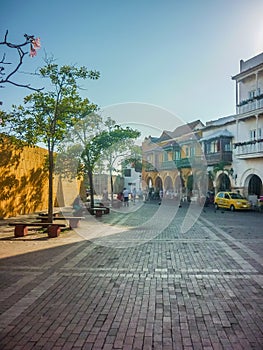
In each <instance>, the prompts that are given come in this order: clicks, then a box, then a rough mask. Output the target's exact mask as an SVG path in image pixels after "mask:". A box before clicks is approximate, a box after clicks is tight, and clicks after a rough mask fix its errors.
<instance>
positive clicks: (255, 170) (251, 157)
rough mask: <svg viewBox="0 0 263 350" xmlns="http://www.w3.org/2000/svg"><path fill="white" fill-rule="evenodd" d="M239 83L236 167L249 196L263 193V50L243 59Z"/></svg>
mask: <svg viewBox="0 0 263 350" xmlns="http://www.w3.org/2000/svg"><path fill="white" fill-rule="evenodd" d="M232 79H233V80H235V82H236V115H235V118H236V132H235V139H234V144H233V146H234V147H233V156H234V161H233V169H234V172H235V176H236V177H235V180H236V185H237V186H238V187H240V188H241V189H243V193H244V195H246V196H250V198H251V200H253V196H257V197H259V196H260V195H263V188H262V183H263V53H261V54H260V55H257V56H255V57H253V58H251V59H249V60H247V61H243V60H241V61H240V72H239V73H238V74H237V75H235V76H233V77H232Z"/></svg>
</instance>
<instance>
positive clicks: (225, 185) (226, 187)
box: [217, 173, 231, 191]
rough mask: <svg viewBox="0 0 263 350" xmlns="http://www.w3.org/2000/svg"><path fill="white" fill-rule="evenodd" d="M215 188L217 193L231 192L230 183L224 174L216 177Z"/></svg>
mask: <svg viewBox="0 0 263 350" xmlns="http://www.w3.org/2000/svg"><path fill="white" fill-rule="evenodd" d="M217 188H218V191H230V190H231V183H230V180H229V177H228V176H227V175H226V174H225V173H222V174H220V175H219V176H218V179H217Z"/></svg>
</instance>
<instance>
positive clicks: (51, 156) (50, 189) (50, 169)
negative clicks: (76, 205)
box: [48, 149, 54, 222]
mask: <svg viewBox="0 0 263 350" xmlns="http://www.w3.org/2000/svg"><path fill="white" fill-rule="evenodd" d="M53 169H54V154H53V151H52V150H50V149H49V150H48V222H53Z"/></svg>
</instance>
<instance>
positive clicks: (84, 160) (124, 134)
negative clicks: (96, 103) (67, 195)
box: [60, 120, 140, 208]
mask: <svg viewBox="0 0 263 350" xmlns="http://www.w3.org/2000/svg"><path fill="white" fill-rule="evenodd" d="M83 125H85V124H84V120H83V121H82V127H83ZM87 125H89V123H87ZM103 125H104V127H106V126H105V124H98V127H100V130H98V131H97V132H96V134H95V135H90V137H87V136H88V132H87V130H85V129H82V130H81V127H80V126H79V125H76V126H77V128H76V129H77V130H76V132H75V128H74V129H72V131H71V133H70V134H71V140H70V143H71V144H69V145H68V146H67V148H66V149H65V150H64V151H63V152H62V159H64V158H65V157H67V158H68V163H71V161H72V159H73V161H72V163H71V164H67V162H65V161H62V162H60V164H62V165H63V166H64V167H65V168H66V171H67V172H71V171H73V172H74V171H76V169H77V170H78V174H79V175H81V176H83V177H85V176H88V179H89V185H90V205H91V208H92V207H94V185H93V174H94V169H95V167H96V165H97V164H98V162H99V161H100V160H101V158H102V157H103V153H104V152H105V151H106V150H108V149H110V148H111V147H112V146H113V145H115V144H120V143H121V142H125V141H126V140H129V139H136V138H137V137H139V135H140V133H139V132H138V131H137V130H133V129H131V128H129V127H127V128H121V127H120V126H119V125H115V126H113V127H111V129H110V130H109V129H108V128H107V127H106V129H104V130H103V129H102V127H103ZM83 135H85V137H84V136H83ZM74 151H76V153H74V157H72V155H73V152H74Z"/></svg>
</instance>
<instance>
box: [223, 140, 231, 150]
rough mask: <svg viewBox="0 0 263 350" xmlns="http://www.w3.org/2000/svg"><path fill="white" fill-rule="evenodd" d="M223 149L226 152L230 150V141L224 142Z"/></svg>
mask: <svg viewBox="0 0 263 350" xmlns="http://www.w3.org/2000/svg"><path fill="white" fill-rule="evenodd" d="M224 151H226V152H229V151H231V142H229V143H226V144H225V146H224Z"/></svg>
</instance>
